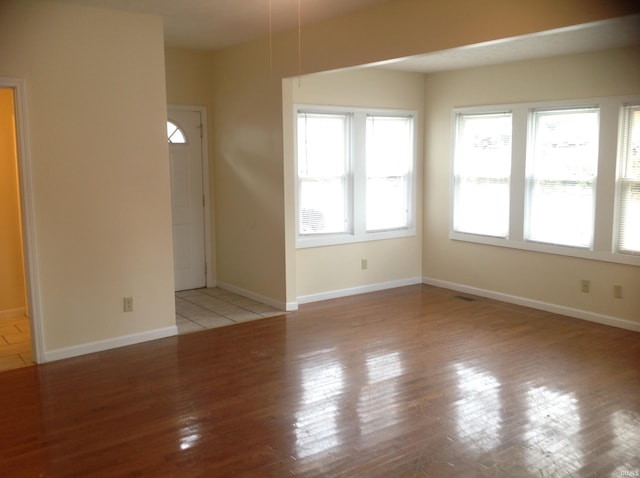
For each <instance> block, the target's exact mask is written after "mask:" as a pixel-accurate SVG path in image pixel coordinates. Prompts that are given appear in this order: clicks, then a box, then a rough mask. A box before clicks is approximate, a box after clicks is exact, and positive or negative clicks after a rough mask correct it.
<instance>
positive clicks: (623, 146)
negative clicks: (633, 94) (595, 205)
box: [614, 101, 640, 256]
mask: <svg viewBox="0 0 640 478" xmlns="http://www.w3.org/2000/svg"><path fill="white" fill-rule="evenodd" d="M628 107H631V108H633V109H640V101H634V102H629V103H627V104H624V105H622V107H621V108H620V131H619V139H618V142H619V149H618V168H617V169H618V170H617V173H616V207H615V223H614V231H615V234H614V250H615V252H617V253H618V254H629V255H631V256H640V251H633V250H626V249H623V248H622V247H621V237H620V236H621V233H622V225H621V224H620V223H621V216H622V210H621V209H622V199H621V195H622V189H623V184H624V183H637V182H638V180H633V179H628V178H627V177H626V176H625V175H624V169H625V167H626V162H627V160H628V159H629V156H630V155H629V151H628V147H629V144H628V140H629V138H628V137H627V133H629V132H628V131H625V129H626V128H628V127H630V112H629V111H628Z"/></svg>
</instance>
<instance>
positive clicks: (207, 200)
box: [167, 103, 216, 287]
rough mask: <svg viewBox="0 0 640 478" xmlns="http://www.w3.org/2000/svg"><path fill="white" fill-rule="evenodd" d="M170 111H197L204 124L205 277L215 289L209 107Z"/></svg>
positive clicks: (173, 106)
mask: <svg viewBox="0 0 640 478" xmlns="http://www.w3.org/2000/svg"><path fill="white" fill-rule="evenodd" d="M170 110H176V111H197V112H199V113H200V122H201V124H202V135H201V142H200V144H201V147H202V190H203V191H204V260H205V262H206V263H207V273H206V275H205V285H206V287H215V283H216V280H215V277H214V275H213V272H214V267H213V254H212V251H211V197H210V190H209V156H208V151H209V142H208V137H209V134H208V131H209V130H208V125H207V107H206V106H197V105H177V104H173V103H171V104H168V105H167V115H168V114H169V111H170Z"/></svg>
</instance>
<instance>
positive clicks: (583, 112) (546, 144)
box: [525, 108, 599, 248]
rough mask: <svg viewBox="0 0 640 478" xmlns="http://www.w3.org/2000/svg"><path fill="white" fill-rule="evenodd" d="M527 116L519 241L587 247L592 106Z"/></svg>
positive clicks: (593, 163)
mask: <svg viewBox="0 0 640 478" xmlns="http://www.w3.org/2000/svg"><path fill="white" fill-rule="evenodd" d="M531 116H532V118H531V122H532V127H533V131H532V138H531V143H532V146H531V152H530V154H529V157H528V160H527V192H526V198H527V201H526V209H527V222H526V227H525V239H526V240H528V241H535V242H543V243H548V244H560V245H565V246H573V247H584V248H591V247H592V246H593V232H594V231H593V225H594V214H595V179H596V175H597V170H598V126H599V125H598V123H599V122H598V109H597V108H588V109H566V110H565V109H561V110H555V111H545V110H543V111H534V112H533V113H532V115H531Z"/></svg>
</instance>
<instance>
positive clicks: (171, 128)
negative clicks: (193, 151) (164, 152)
mask: <svg viewBox="0 0 640 478" xmlns="http://www.w3.org/2000/svg"><path fill="white" fill-rule="evenodd" d="M167 138H168V140H169V143H173V144H184V143H186V142H187V139H186V138H185V136H184V133H183V132H182V130H181V129H180V128H178V126H177V125H175V124H174V123H172V122H171V121H167Z"/></svg>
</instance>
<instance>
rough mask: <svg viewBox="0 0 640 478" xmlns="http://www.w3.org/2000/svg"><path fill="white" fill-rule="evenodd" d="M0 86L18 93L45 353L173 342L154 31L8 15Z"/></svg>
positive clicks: (118, 22) (61, 11)
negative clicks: (162, 337)
mask: <svg viewBox="0 0 640 478" xmlns="http://www.w3.org/2000/svg"><path fill="white" fill-rule="evenodd" d="M0 76H6V77H15V78H21V79H23V80H24V82H25V85H26V99H27V101H26V103H27V106H28V107H27V111H26V113H27V117H28V133H29V140H30V141H29V144H30V152H31V155H30V159H31V168H32V188H33V191H32V196H33V203H34V220H35V224H34V225H35V234H36V237H35V243H36V248H37V250H36V251H34V252H35V253H36V254H37V256H36V257H37V262H38V264H37V266H38V270H39V279H40V284H39V292H40V299H41V300H40V305H41V311H40V313H41V321H42V328H43V335H44V336H43V342H44V349H45V352H46V353H48V354H51V353H54V352H56V351H60V350H67V348H71V353H73V350H76V351H81V350H82V351H86V350H87V349H86V348H81V349H74V347H80V346H82V345H83V344H88V343H93V342H98V343H103V344H106V345H110V344H114V343H115V342H114V341H116V342H117V341H118V340H119V339H121V338H122V337H128V336H134V337H144V334H145V333H152V332H153V331H159V330H164V331H168V330H171V328H172V327H175V313H174V298H173V259H172V243H171V207H170V186H169V184H170V180H169V167H168V164H169V161H168V151H167V143H166V126H165V120H166V90H165V72H164V47H163V31H162V21H161V19H160V18H156V17H152V16H145V15H135V14H128V13H120V12H115V11H112V10H101V9H95V8H89V7H81V6H76V5H66V4H60V3H54V2H34V1H29V0H26V1H25V0H19V1H18V0H8V1H3V2H2V3H1V4H0ZM125 296H133V297H134V311H133V312H129V313H124V312H123V297H125ZM173 330H175V328H173ZM54 355H55V354H54Z"/></svg>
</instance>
